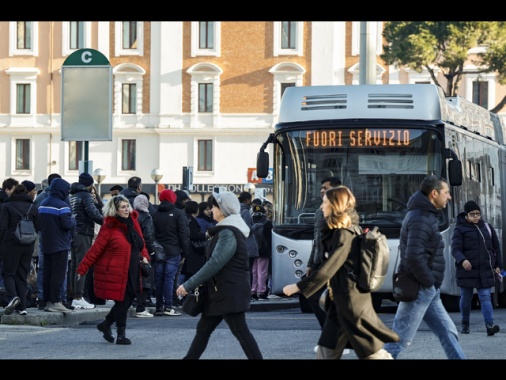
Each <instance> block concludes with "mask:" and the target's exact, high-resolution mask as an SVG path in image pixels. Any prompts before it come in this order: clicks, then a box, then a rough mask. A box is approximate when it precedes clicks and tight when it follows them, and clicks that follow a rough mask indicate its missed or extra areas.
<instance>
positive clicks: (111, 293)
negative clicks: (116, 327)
mask: <svg viewBox="0 0 506 380" xmlns="http://www.w3.org/2000/svg"><path fill="white" fill-rule="evenodd" d="M130 215H131V217H132V220H133V224H134V228H135V230H136V231H137V233H138V234H139V235H140V236H143V235H142V230H141V227H140V225H139V222H138V213H137V211H136V210H133V211H132V212H131V214H130ZM127 233H128V228H127V226H126V225H125V224H124V223H121V222H120V221H119V220H118V219H116V218H115V217H112V216H108V217H106V218H105V220H104V224H103V225H102V227H100V231H99V232H98V235H97V238H96V239H95V242H94V243H93V245H92V246H91V248H90V249H89V250H88V251H87V252H86V254H85V255H84V257H83V260H82V261H81V264H79V266H78V267H77V273H79V274H80V275H81V276H84V275H85V274H86V273H87V272H88V270H89V268H90V267H91V266H92V265H95V269H94V275H93V286H94V289H95V296H96V297H98V298H103V299H107V300H113V301H122V300H123V299H124V297H125V290H126V287H127V281H128V270H129V266H130V254H131V251H132V246H131V244H130V243H129V241H128V239H127V235H126V234H127ZM140 253H141V255H142V256H143V257H145V258H147V259H148V260H149V254H148V251H147V249H146V246H145V245H144V246H143V247H142V249H141V252H140ZM139 261H140V258H139ZM137 273H138V275H139V276H138V284H139V288H140V287H141V275H140V271H137Z"/></svg>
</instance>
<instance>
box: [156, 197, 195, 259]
mask: <svg viewBox="0 0 506 380" xmlns="http://www.w3.org/2000/svg"><path fill="white" fill-rule="evenodd" d="M153 225H154V227H155V239H156V241H157V242H158V243H160V245H162V246H163V249H164V250H165V254H166V256H167V257H174V256H178V255H181V258H186V257H188V250H189V249H190V231H189V229H188V222H187V219H186V214H185V212H184V211H183V210H181V209H178V208H177V207H176V206H175V205H174V204H173V203H170V202H169V201H162V202H160V204H159V205H158V209H157V211H156V213H155V214H154V215H153Z"/></svg>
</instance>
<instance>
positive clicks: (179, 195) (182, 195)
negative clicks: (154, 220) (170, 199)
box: [175, 190, 190, 208]
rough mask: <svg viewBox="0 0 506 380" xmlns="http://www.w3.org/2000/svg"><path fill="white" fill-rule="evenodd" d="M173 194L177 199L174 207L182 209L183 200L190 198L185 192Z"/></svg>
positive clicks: (177, 191) (179, 191) (180, 191)
mask: <svg viewBox="0 0 506 380" xmlns="http://www.w3.org/2000/svg"><path fill="white" fill-rule="evenodd" d="M175 193H176V197H177V199H176V206H177V207H179V208H184V205H183V201H184V200H185V199H188V198H190V197H189V196H188V194H186V191H184V190H176V191H175Z"/></svg>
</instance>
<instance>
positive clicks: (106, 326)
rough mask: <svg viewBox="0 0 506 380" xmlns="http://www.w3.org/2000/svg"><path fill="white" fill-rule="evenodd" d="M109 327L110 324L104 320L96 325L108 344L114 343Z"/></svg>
mask: <svg viewBox="0 0 506 380" xmlns="http://www.w3.org/2000/svg"><path fill="white" fill-rule="evenodd" d="M111 325H112V323H111V322H109V321H108V320H107V318H106V319H104V320H103V321H102V322H100V323H99V324H98V325H97V329H98V331H100V332H102V333H103V334H104V339H105V340H106V341H108V342H109V343H114V335H112V331H111Z"/></svg>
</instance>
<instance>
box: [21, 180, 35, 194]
mask: <svg viewBox="0 0 506 380" xmlns="http://www.w3.org/2000/svg"><path fill="white" fill-rule="evenodd" d="M21 183H22V184H23V185H25V188H26V191H28V192H30V191H32V190H33V189H35V184H34V183H33V182H32V181H27V180H24V181H23V182H21Z"/></svg>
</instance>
